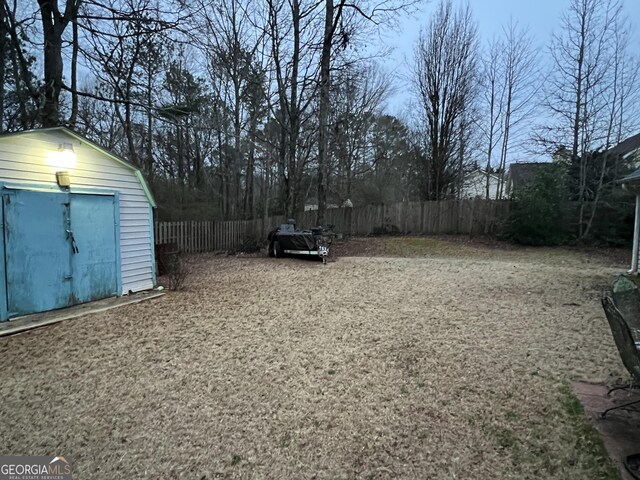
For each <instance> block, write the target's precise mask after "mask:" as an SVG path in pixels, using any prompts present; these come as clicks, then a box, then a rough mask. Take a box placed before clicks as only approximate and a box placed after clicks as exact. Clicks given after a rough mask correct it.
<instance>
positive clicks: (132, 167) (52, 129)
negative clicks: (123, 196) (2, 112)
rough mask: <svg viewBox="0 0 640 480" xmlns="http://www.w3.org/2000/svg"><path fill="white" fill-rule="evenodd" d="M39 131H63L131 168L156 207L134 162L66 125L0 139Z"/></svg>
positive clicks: (17, 133)
mask: <svg viewBox="0 0 640 480" xmlns="http://www.w3.org/2000/svg"><path fill="white" fill-rule="evenodd" d="M40 132H60V133H64V134H66V135H69V136H70V137H72V138H75V139H76V140H78V141H80V142H84V143H85V144H86V145H88V146H89V147H91V148H93V149H94V150H96V151H98V152H100V153H102V154H103V155H106V156H107V157H109V158H111V159H112V160H114V161H115V162H117V163H119V164H121V165H122V166H124V167H126V168H128V169H130V170H132V171H133V172H134V173H135V175H136V177H137V179H138V181H139V182H140V185H142V189H143V190H144V193H145V195H146V197H147V200H149V204H150V205H151V206H152V207H153V208H155V207H156V202H155V200H154V199H153V194H152V193H151V190H150V189H149V185H148V184H147V181H146V180H145V178H144V175H143V174H142V172H141V171H140V169H139V168H138V167H136V166H135V165H134V164H132V163H131V162H129V161H128V160H125V159H124V158H122V157H121V156H120V155H117V154H115V153H113V152H111V151H110V150H107V149H106V148H104V147H101V146H100V145H98V144H97V143H95V142H94V141H92V140H90V139H88V138H87V137H85V136H84V135H81V134H80V133H78V132H75V131H73V130H71V129H70V128H68V127H63V126H59V127H49V128H35V129H33V130H23V131H20V132H7V133H3V134H0V140H1V139H2V138H6V137H9V136H17V135H31V134H34V133H40Z"/></svg>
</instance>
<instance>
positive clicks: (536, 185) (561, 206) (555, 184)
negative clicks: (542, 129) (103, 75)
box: [503, 163, 570, 245]
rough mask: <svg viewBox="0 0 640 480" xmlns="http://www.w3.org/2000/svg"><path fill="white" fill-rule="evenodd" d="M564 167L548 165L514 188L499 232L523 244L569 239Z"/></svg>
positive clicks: (546, 243)
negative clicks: (530, 180) (503, 225)
mask: <svg viewBox="0 0 640 480" xmlns="http://www.w3.org/2000/svg"><path fill="white" fill-rule="evenodd" d="M566 198H567V187H566V169H565V167H564V166H563V165H560V164H555V163H554V164H549V166H548V168H544V169H541V170H540V172H538V174H537V175H536V178H535V179H534V180H533V181H532V182H531V183H530V184H528V185H526V186H523V187H522V188H519V189H518V190H516V191H514V195H513V204H512V206H511V213H510V215H509V219H508V221H507V224H506V226H505V230H504V232H503V235H504V236H505V237H506V238H509V239H511V240H513V241H515V242H517V243H521V244H524V245H560V244H562V243H566V242H567V241H568V240H569V239H570V234H569V229H568V228H567V222H566V221H565V220H566V211H565V205H566Z"/></svg>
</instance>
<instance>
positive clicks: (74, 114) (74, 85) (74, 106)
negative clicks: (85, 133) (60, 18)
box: [68, 9, 79, 129]
mask: <svg viewBox="0 0 640 480" xmlns="http://www.w3.org/2000/svg"><path fill="white" fill-rule="evenodd" d="M71 22H72V24H71V29H72V35H73V39H72V51H71V115H70V116H69V122H68V123H69V127H70V128H72V129H73V128H75V126H76V121H77V118H78V47H79V45H78V11H77V9H76V10H74V12H73V19H72V20H71Z"/></svg>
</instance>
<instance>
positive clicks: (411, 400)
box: [0, 238, 626, 479]
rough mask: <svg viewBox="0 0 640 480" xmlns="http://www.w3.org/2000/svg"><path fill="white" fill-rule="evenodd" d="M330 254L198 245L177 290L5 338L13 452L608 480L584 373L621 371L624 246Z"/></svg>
mask: <svg viewBox="0 0 640 480" xmlns="http://www.w3.org/2000/svg"><path fill="white" fill-rule="evenodd" d="M336 251H337V253H338V254H340V255H350V256H338V257H337V258H335V259H334V260H333V261H331V262H330V263H329V264H327V265H325V266H323V265H322V264H321V263H318V262H309V261H302V260H296V259H279V260H276V259H271V258H250V257H249V258H247V257H245V258H243V257H216V256H208V255H202V256H197V257H192V258H191V259H190V265H191V269H192V273H191V275H190V276H189V278H188V279H187V285H186V289H185V290H184V291H182V292H178V293H169V294H168V295H166V296H164V297H162V298H160V299H157V300H153V301H148V302H143V303H139V304H134V305H129V306H125V307H122V308H119V309H115V310H111V311H108V312H104V313H100V314H95V315H90V316H86V317H82V318H78V319H76V320H71V321H66V322H63V323H61V324H58V325H55V326H51V327H45V328H41V329H39V330H35V331H31V332H29V333H26V334H21V335H17V336H13V337H8V338H2V339H0V358H2V362H3V368H2V370H1V372H0V398H1V401H0V439H2V451H3V452H4V454H33V455H36V454H39V455H44V454H62V455H70V456H72V458H73V459H74V463H75V472H76V476H75V478H78V479H85V478H91V479H113V478H185V479H214V478H295V479H302V478H318V479H321V478H322V479H369V478H380V479H390V478H404V479H414V478H433V479H445V478H447V479H449V478H450V479H453V478H472V479H495V478H518V479H521V478H530V479H534V478H535V479H537V478H557V479H589V478H594V479H595V478H616V476H615V471H614V469H613V467H612V466H611V464H610V463H609V462H608V461H607V460H606V458H605V457H604V455H603V453H602V450H601V446H600V445H599V443H598V440H597V437H596V436H595V435H594V433H593V431H592V429H591V428H590V427H589V424H588V423H587V422H586V421H585V419H584V418H583V416H582V414H581V412H580V409H579V406H577V405H576V403H575V399H574V397H573V396H572V394H571V390H570V384H571V381H572V380H577V379H580V380H593V381H608V382H610V381H613V380H614V379H616V378H618V377H620V376H623V375H624V369H623V367H622V364H621V362H620V360H619V357H618V354H617V351H616V349H615V345H614V343H613V340H612V338H611V334H610V332H609V329H608V325H607V322H606V320H605V318H604V315H603V312H602V309H601V307H600V303H599V299H600V296H601V293H602V290H603V289H605V288H606V286H607V284H608V282H609V280H610V278H611V276H612V275H614V274H616V273H619V272H621V271H623V270H624V269H625V268H626V265H625V264H621V263H620V261H619V260H618V255H617V254H615V252H614V254H613V255H612V254H611V252H609V251H602V252H598V251H585V250H580V251H578V250H569V249H518V248H515V247H508V248H506V247H505V248H502V247H500V246H497V247H496V246H495V245H484V244H476V243H469V242H467V241H463V240H460V239H455V238H453V239H446V238H435V239H434V238H405V239H398V238H393V239H377V240H373V241H363V240H355V241H352V242H350V243H349V244H345V245H341V246H337V248H336ZM362 251H364V252H365V254H368V255H369V256H351V255H356V254H358V252H360V254H361V255H362Z"/></svg>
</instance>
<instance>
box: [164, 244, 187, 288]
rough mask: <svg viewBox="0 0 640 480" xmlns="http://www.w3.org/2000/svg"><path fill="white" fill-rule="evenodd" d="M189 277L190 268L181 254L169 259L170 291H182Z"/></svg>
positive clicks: (171, 256)
mask: <svg viewBox="0 0 640 480" xmlns="http://www.w3.org/2000/svg"><path fill="white" fill-rule="evenodd" d="M188 275H189V268H188V266H187V264H186V262H185V261H184V259H183V258H182V255H181V254H179V253H176V254H173V255H170V256H168V258H167V277H168V279H169V285H168V286H169V290H182V289H183V288H184V282H185V280H186V279H187V276H188Z"/></svg>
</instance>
